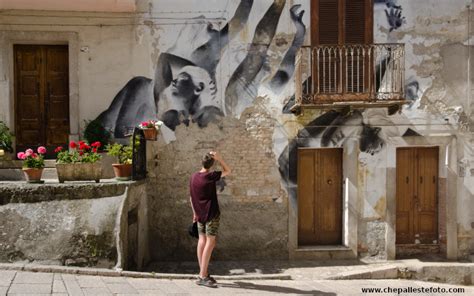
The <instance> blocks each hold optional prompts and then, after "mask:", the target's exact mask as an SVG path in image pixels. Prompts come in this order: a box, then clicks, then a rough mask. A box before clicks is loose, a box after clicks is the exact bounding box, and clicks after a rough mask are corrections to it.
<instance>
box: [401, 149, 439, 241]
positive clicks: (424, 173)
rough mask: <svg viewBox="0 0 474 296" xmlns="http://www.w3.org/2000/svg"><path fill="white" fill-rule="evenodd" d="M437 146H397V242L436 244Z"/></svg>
mask: <svg viewBox="0 0 474 296" xmlns="http://www.w3.org/2000/svg"><path fill="white" fill-rule="evenodd" d="M438 159H439V148H438V147H404V148H398V149H397V159H396V170H397V180H396V184H397V190H396V207H397V210H396V213H397V214H396V244H397V245H406V244H417V245H423V244H424V245H426V244H438Z"/></svg>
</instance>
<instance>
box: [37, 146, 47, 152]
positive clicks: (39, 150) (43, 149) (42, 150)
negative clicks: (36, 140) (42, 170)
mask: <svg viewBox="0 0 474 296" xmlns="http://www.w3.org/2000/svg"><path fill="white" fill-rule="evenodd" d="M38 153H39V154H45V153H46V148H45V147H43V146H39V147H38Z"/></svg>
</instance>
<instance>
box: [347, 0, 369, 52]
mask: <svg viewBox="0 0 474 296" xmlns="http://www.w3.org/2000/svg"><path fill="white" fill-rule="evenodd" d="M366 3H367V1H366V0H346V2H345V4H346V5H345V15H344V22H345V30H344V31H345V34H344V39H345V43H358V44H360V43H368V42H369V40H368V39H369V38H368V36H367V35H368V34H366V27H367V26H366V23H367V21H368V19H367V15H366V11H367V10H366Z"/></svg>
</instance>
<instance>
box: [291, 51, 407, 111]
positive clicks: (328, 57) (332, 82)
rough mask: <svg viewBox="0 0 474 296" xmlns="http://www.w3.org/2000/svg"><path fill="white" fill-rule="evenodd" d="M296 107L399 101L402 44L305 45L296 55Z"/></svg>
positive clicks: (402, 87)
mask: <svg viewBox="0 0 474 296" xmlns="http://www.w3.org/2000/svg"><path fill="white" fill-rule="evenodd" d="M295 70H296V73H295V80H296V81H295V83H296V90H295V101H296V105H295V106H294V108H293V109H296V108H298V107H315V108H323V107H325V106H326V107H328V106H335V105H346V106H347V105H360V106H362V107H370V105H372V106H376V107H377V106H390V105H394V104H398V105H400V104H403V103H404V102H405V99H404V83H405V49H404V45H403V44H368V45H365V44H364V45H363V44H346V45H320V46H311V47H309V46H306V47H302V48H301V49H300V50H299V53H298V55H297V58H296V69H295Z"/></svg>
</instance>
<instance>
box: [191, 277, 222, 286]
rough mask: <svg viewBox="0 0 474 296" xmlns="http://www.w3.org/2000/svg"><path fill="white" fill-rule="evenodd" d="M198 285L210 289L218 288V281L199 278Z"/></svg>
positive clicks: (209, 278)
mask: <svg viewBox="0 0 474 296" xmlns="http://www.w3.org/2000/svg"><path fill="white" fill-rule="evenodd" d="M196 284H198V285H199V286H204V287H209V288H217V285H216V280H214V279H212V278H211V277H209V276H207V277H205V278H201V277H200V276H198V279H197V281H196Z"/></svg>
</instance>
